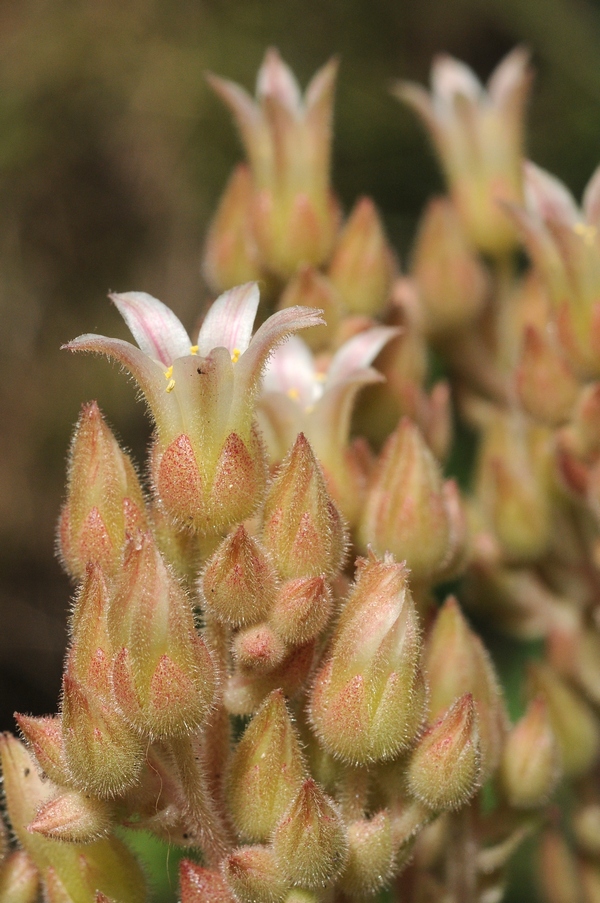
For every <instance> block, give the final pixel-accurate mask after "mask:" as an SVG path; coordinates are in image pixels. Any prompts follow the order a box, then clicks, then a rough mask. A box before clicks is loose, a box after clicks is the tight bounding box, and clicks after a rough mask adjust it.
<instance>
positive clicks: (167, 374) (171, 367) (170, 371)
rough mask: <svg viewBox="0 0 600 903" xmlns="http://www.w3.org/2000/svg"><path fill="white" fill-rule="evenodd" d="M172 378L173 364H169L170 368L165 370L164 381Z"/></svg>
mask: <svg viewBox="0 0 600 903" xmlns="http://www.w3.org/2000/svg"><path fill="white" fill-rule="evenodd" d="M172 376H173V364H171V366H170V367H169V368H168V369H167V370H165V379H171V377H172Z"/></svg>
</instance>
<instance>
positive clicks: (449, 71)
mask: <svg viewBox="0 0 600 903" xmlns="http://www.w3.org/2000/svg"><path fill="white" fill-rule="evenodd" d="M431 88H432V92H433V97H434V105H435V106H436V107H437V105H438V103H439V105H440V112H442V111H445V110H447V109H452V106H453V103H454V99H455V97H456V96H457V95H459V96H461V97H466V98H467V99H468V100H471V101H473V102H474V103H478V102H479V101H480V100H481V98H482V97H483V87H482V84H481V82H480V81H479V79H478V78H477V76H476V75H475V73H474V72H473V70H472V69H469V67H468V66H466V65H465V64H464V63H461V61H460V60H457V59H455V58H454V57H453V56H448V55H447V54H441V55H440V56H438V57H436V58H435V59H434V61H433V66H432V67H431Z"/></svg>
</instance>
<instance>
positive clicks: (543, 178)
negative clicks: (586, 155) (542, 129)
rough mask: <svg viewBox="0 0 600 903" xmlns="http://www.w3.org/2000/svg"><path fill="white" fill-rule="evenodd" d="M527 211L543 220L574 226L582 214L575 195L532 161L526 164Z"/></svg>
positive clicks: (527, 161)
mask: <svg viewBox="0 0 600 903" xmlns="http://www.w3.org/2000/svg"><path fill="white" fill-rule="evenodd" d="M524 175H525V200H526V204H527V209H528V210H529V211H530V212H531V213H535V214H536V215H537V216H539V218H540V219H542V220H556V221H557V222H562V223H565V225H574V224H575V223H576V222H578V221H579V220H580V219H581V214H580V212H579V210H578V208H577V204H576V203H575V201H574V199H573V195H572V194H571V192H570V191H569V190H568V189H567V188H566V186H565V185H563V183H562V182H561V181H560V180H559V179H557V178H556V177H555V176H553V175H551V174H550V173H549V172H546V170H545V169H541V167H539V166H536V165H535V163H532V162H531V161H530V160H526V161H525V163H524Z"/></svg>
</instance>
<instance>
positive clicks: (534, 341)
mask: <svg viewBox="0 0 600 903" xmlns="http://www.w3.org/2000/svg"><path fill="white" fill-rule="evenodd" d="M515 382H516V386H517V392H518V393H519V398H520V400H521V403H522V405H523V407H524V408H525V410H526V411H527V412H528V413H529V414H531V415H532V417H535V418H536V419H537V420H541V421H542V423H546V424H548V426H560V425H561V424H563V423H565V422H566V421H568V420H569V419H570V417H571V416H572V414H573V408H574V405H575V401H576V398H577V394H578V391H579V383H578V381H577V379H576V378H575V376H574V374H573V371H572V370H571V368H570V367H569V365H568V363H567V361H566V360H565V358H564V357H563V354H562V351H561V349H560V348H559V347H557V346H554V345H553V344H552V342H551V336H549V335H548V334H547V333H545V332H542V330H541V329H538V328H537V327H536V326H534V325H533V324H531V325H529V326H528V327H527V328H526V329H525V332H524V336H523V348H522V351H521V359H520V361H519V364H518V366H517V370H516V373H515Z"/></svg>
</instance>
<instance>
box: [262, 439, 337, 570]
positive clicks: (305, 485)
mask: <svg viewBox="0 0 600 903" xmlns="http://www.w3.org/2000/svg"><path fill="white" fill-rule="evenodd" d="M263 542H264V544H265V546H266V547H267V549H268V550H269V552H270V553H271V555H272V556H273V560H274V562H275V565H276V567H277V570H278V571H279V573H280V575H281V576H282V577H284V578H290V577H316V576H318V575H319V574H335V573H336V572H337V571H338V570H339V568H340V567H341V565H342V562H343V560H344V555H345V548H346V535H345V530H344V525H343V522H342V518H341V515H340V513H339V511H338V509H337V508H336V506H335V504H334V502H333V501H332V499H331V496H330V495H329V493H328V491H327V487H326V485H325V479H324V477H323V472H322V470H321V466H320V464H319V463H318V461H317V459H316V458H315V455H314V452H313V450H312V448H311V447H310V444H309V442H308V441H307V439H306V438H305V436H304V434H303V433H300V434H299V436H298V438H297V439H296V442H295V443H294V445H293V447H292V449H291V451H290V452H289V454H288V455H287V457H286V458H285V460H284V461H283V463H282V465H281V468H280V470H279V472H278V473H277V476H276V478H275V480H274V482H273V485H272V486H271V488H270V489H269V491H268V493H267V497H266V500H265V505H264V511H263Z"/></svg>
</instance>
